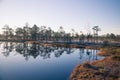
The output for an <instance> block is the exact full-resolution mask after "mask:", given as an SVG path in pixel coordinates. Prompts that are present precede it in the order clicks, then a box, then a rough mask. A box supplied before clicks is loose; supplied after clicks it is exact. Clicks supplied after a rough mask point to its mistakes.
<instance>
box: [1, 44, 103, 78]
mask: <svg viewBox="0 0 120 80" xmlns="http://www.w3.org/2000/svg"><path fill="white" fill-rule="evenodd" d="M97 52H98V50H92V49H91V50H90V49H88V50H86V49H76V48H63V47H52V46H46V47H45V46H40V45H36V44H23V43H5V42H0V80H68V78H69V75H70V73H71V71H72V70H73V68H74V67H75V65H76V64H78V63H83V62H84V61H93V60H98V59H101V57H100V56H97V55H96V53H97Z"/></svg>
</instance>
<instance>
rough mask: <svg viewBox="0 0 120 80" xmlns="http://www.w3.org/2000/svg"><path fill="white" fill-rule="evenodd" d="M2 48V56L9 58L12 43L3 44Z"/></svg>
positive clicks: (12, 46) (12, 47)
mask: <svg viewBox="0 0 120 80" xmlns="http://www.w3.org/2000/svg"><path fill="white" fill-rule="evenodd" d="M1 44H2V43H1ZM2 48H3V52H2V53H3V55H4V56H6V57H7V56H9V54H10V52H12V50H13V49H14V44H13V43H12V42H11V43H8V42H4V43H3V47H2Z"/></svg>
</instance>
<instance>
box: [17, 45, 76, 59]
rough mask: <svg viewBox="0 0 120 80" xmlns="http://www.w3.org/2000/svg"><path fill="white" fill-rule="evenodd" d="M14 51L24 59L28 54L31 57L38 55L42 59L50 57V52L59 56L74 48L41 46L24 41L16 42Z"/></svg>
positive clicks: (71, 51) (70, 51)
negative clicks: (22, 42) (21, 42)
mask: <svg viewBox="0 0 120 80" xmlns="http://www.w3.org/2000/svg"><path fill="white" fill-rule="evenodd" d="M16 51H17V52H18V53H20V54H21V55H23V56H24V57H25V59H26V60H28V59H29V57H30V56H32V57H33V58H36V57H38V56H40V57H42V58H43V59H48V58H51V55H52V54H54V55H55V57H60V56H61V55H62V54H63V53H64V52H66V53H67V54H70V53H73V52H74V50H73V49H71V48H64V47H57V46H56V47H52V46H41V45H39V44H31V45H28V44H26V43H24V44H18V45H17V46H16Z"/></svg>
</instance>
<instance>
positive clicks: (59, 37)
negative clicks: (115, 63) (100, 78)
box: [0, 23, 120, 42]
mask: <svg viewBox="0 0 120 80" xmlns="http://www.w3.org/2000/svg"><path fill="white" fill-rule="evenodd" d="M2 30H3V32H2V33H1V34H0V40H1V41H20V42H24V41H41V42H47V41H64V42H72V41H77V42H78V41H79V42H95V40H97V42H101V41H102V42H103V41H106V42H107V41H108V42H118V41H120V35H115V34H113V33H110V34H106V35H102V36H99V35H98V32H99V31H100V28H99V27H98V26H94V27H93V28H92V30H93V33H92V34H90V33H86V34H85V33H83V32H82V31H81V30H80V32H75V30H74V29H71V32H70V33H67V32H65V30H64V27H62V26H60V27H59V29H58V31H54V30H52V28H51V27H46V26H40V27H38V26H37V25H36V24H34V25H33V27H29V25H28V23H26V24H25V26H23V27H22V26H21V27H17V28H16V29H13V28H11V27H9V25H5V26H4V27H3V28H2Z"/></svg>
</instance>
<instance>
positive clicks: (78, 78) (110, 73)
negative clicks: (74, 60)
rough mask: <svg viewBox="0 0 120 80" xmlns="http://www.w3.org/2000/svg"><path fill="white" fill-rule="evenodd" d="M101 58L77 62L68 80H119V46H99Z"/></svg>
mask: <svg viewBox="0 0 120 80" xmlns="http://www.w3.org/2000/svg"><path fill="white" fill-rule="evenodd" d="M99 55H101V56H106V58H104V59H103V60H99V61H95V62H91V63H89V62H85V63H84V64H78V65H77V66H76V67H75V68H74V70H73V72H72V73H71V75H70V80H120V48H117V47H107V48H101V49H100V53H99Z"/></svg>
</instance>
